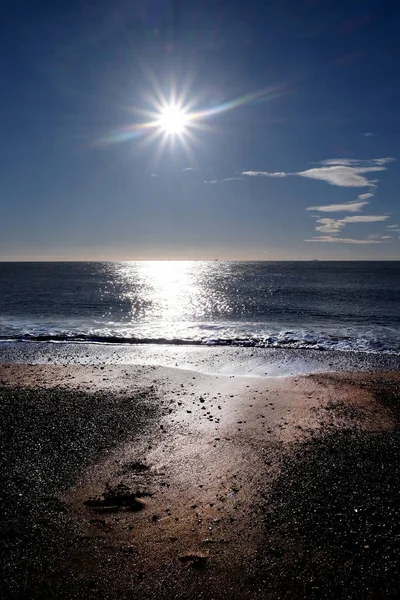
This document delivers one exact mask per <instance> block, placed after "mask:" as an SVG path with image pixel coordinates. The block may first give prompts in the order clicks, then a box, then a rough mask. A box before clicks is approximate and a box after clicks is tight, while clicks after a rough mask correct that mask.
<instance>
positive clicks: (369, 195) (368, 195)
mask: <svg viewBox="0 0 400 600" xmlns="http://www.w3.org/2000/svg"><path fill="white" fill-rule="evenodd" d="M373 197H374V194H373V193H372V192H367V193H366V194H359V195H358V199H359V200H368V199H369V198H373Z"/></svg>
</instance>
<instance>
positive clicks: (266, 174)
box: [241, 171, 297, 177]
mask: <svg viewBox="0 0 400 600" xmlns="http://www.w3.org/2000/svg"><path fill="white" fill-rule="evenodd" d="M241 174H242V175H247V176H248V177H290V175H297V173H283V172H282V173H269V172H268V171H242V173H241Z"/></svg>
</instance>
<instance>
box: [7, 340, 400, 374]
mask: <svg viewBox="0 0 400 600" xmlns="http://www.w3.org/2000/svg"><path fill="white" fill-rule="evenodd" d="M4 363H9V364H32V365H34V364H38V365H39V364H42V365H70V366H72V365H97V366H99V365H100V366H106V365H142V366H161V367H172V368H176V367H178V368H179V369H182V370H195V371H198V372H200V373H203V374H207V375H234V376H245V377H263V378H264V377H278V376H283V377H286V376H302V375H310V374H313V373H327V372H338V371H339V372H347V371H351V372H356V371H367V372H372V371H397V370H398V369H399V355H398V354H396V353H392V354H388V353H379V352H376V353H372V352H362V351H360V352H356V351H350V350H349V351H338V350H312V349H304V348H303V349H293V348H255V347H252V348H247V347H241V346H206V345H200V346H180V345H177V346H174V345H169V344H168V345H166V346H163V345H151V344H149V345H146V344H144V345H137V346H134V345H132V346H127V345H118V344H94V343H79V344H77V343H62V344H57V343H52V342H40V343H36V342H27V343H25V342H16V343H13V342H7V343H0V364H4Z"/></svg>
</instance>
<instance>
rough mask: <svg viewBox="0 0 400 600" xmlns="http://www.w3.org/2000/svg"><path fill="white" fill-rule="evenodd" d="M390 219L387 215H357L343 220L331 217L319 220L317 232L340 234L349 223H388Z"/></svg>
mask: <svg viewBox="0 0 400 600" xmlns="http://www.w3.org/2000/svg"><path fill="white" fill-rule="evenodd" d="M388 218H389V217H388V216H386V215H357V216H354V217H353V216H352V217H344V218H343V219H331V218H329V217H326V218H323V219H317V223H318V225H317V227H316V228H315V230H316V231H320V232H321V233H339V232H340V231H341V230H342V229H343V227H345V226H346V225H347V224H348V223H378V222H382V221H386V220H387V219H388Z"/></svg>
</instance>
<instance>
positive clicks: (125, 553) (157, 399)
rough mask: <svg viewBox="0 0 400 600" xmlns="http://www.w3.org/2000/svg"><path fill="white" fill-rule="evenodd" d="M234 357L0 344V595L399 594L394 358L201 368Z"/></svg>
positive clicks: (399, 380)
mask: <svg viewBox="0 0 400 600" xmlns="http://www.w3.org/2000/svg"><path fill="white" fill-rule="evenodd" d="M47 348H48V347H47ZM91 348H92V350H91ZM229 351H230V350H229V349H213V348H206V349H202V350H201V352H202V353H203V354H202V353H198V354H197V355H196V359H195V357H194V356H193V355H192V358H191V361H192V364H191V365H187V364H185V366H186V368H181V364H179V363H180V359H179V356H180V357H183V356H184V349H183V350H182V351H181V354H180V355H179V356H178V354H176V356H175V358H176V366H175V365H174V366H172V364H170V363H171V361H172V357H171V356H170V359H171V360H169V359H168V360H169V362H168V361H166V360H165V356H166V355H168V352H171V351H169V350H167V349H166V350H165V351H164V350H163V349H161V350H160V351H159V354H160V356H161V355H162V354H163V355H164V361H163V360H161V359H160V360H159V361H158V362H159V363H163V364H157V361H156V360H155V359H154V357H153V359H152V360H148V361H147V362H146V361H144V360H143V356H141V359H140V360H137V359H136V360H135V359H134V358H131V361H130V364H128V361H127V360H126V361H122V360H120V361H117V360H111V359H110V357H108V360H104V353H103V355H102V356H103V360H102V359H101V357H99V356H98V355H97V354H96V352H97V350H96V348H95V347H94V346H92V347H91V346H90V345H86V346H82V348H81V350H80V355H81V359H77V358H76V357H77V354H79V353H76V352H75V349H74V350H73V351H71V349H70V356H69V358H70V360H67V354H68V350H67V349H63V350H62V351H60V350H59V349H57V350H54V347H53V349H51V348H50V350H46V352H48V354H46V359H44V358H43V353H42V355H40V360H36V361H35V360H31V361H30V363H29V364H28V361H27V360H25V362H24V364H23V363H22V361H21V360H20V361H19V362H18V360H17V355H16V353H15V352H16V351H14V354H13V352H12V351H7V352H5V353H4V355H3V359H2V364H1V365H0V386H1V387H0V397H1V439H2V442H1V443H2V457H3V458H2V461H3V464H2V488H1V496H2V506H3V507H4V508H5V511H4V512H5V519H4V521H3V523H2V533H3V535H2V536H1V537H2V552H3V556H4V558H3V560H2V570H3V574H2V579H3V585H2V597H4V598H110V599H114V598H182V599H186V598H187V599H189V598H199V599H204V600H211V599H212V598H215V599H219V598H221V599H223V598H249V599H250V598H251V599H253V598H254V599H261V598H338V597H341V598H387V597H396V596H397V594H398V593H399V591H400V582H399V577H398V566H399V565H398V557H399V546H400V527H399V514H398V508H397V500H398V481H399V475H400V473H399V471H400V465H399V461H398V452H399V449H400V435H399V427H398V425H399V420H398V416H399V409H398V399H399V395H400V373H399V372H398V371H396V370H395V368H394V365H395V364H396V360H394V359H393V360H392V362H390V360H389V359H388V360H387V361H386V364H389V365H390V368H388V369H384V368H381V369H378V368H377V366H378V363H377V364H375V365H374V359H373V358H371V364H370V365H369V367H370V368H369V369H368V368H367V367H368V365H364V367H363V369H361V370H357V368H355V366H356V364H357V360H356V359H355V358H354V357H353V361H352V360H351V358H350V357H349V360H348V364H352V365H353V369H352V370H348V371H346V370H345V369H344V368H343V364H344V363H345V361H344V360H343V357H339V358H338V360H337V364H338V365H340V368H339V369H336V370H335V364H334V362H332V364H331V367H329V369H328V368H327V369H325V370H324V369H323V368H322V367H321V368H319V369H316V370H315V372H311V373H308V374H307V372H303V374H299V373H298V372H296V373H294V374H292V375H290V372H288V366H287V365H288V363H289V364H290V365H291V367H292V370H293V369H294V367H293V365H294V364H298V363H296V361H293V355H288V356H289V359H288V360H286V362H285V361H284V360H281V361H280V362H281V366H282V369H284V370H285V376H284V377H282V376H277V375H276V374H275V372H274V375H273V376H266V375H265V374H264V376H261V375H260V374H257V375H254V374H253V373H250V372H248V374H247V376H246V374H245V372H244V373H241V374H240V375H235V374H234V373H235V372H236V369H235V365H233V364H232V365H231V369H230V371H229V369H227V368H221V365H220V368H219V369H217V368H215V369H214V372H211V371H212V369H210V365H212V364H214V365H215V364H216V359H215V356H217V355H218V356H219V357H220V358H221V356H220V355H221V353H224V352H225V354H228V359H231V357H230V356H229ZM237 351H240V352H246V351H249V352H250V349H237V350H235V352H237ZM30 352H31V355H32V356H34V353H33V351H30ZM59 352H61V354H62V360H61V359H60V355H59V354H57V353H59ZM113 352H118V353H120V355H121V356H122V353H123V352H125V350H121V349H119V348H117V350H113ZM126 352H127V351H126ZM199 352H200V351H199ZM204 352H208V353H209V355H208V356H209V358H208V359H205V358H204ZM213 352H214V358H212V353H213ZM337 354H340V353H337ZM49 356H50V357H51V356H52V357H53V359H52V360H49ZM57 357H58V358H57ZM82 357H85V360H83V358H82ZM7 358H8V360H7ZM329 360H331V359H330V358H328V359H326V361H329ZM380 360H381V364H382V365H384V364H385V361H384V360H383V359H382V358H381V359H380ZM202 361H203V362H202ZM204 361H205V362H206V363H207V364H205V366H204V365H203V363H204ZM207 361H208V362H207ZM267 362H268V361H266V364H267ZM367 362H368V361H367ZM84 363H85V364H84ZM167 363H168V364H167ZM195 363H196V364H197V368H194V366H195ZM225 364H229V360H228V361H227V363H225ZM326 364H328V362H326ZM201 365H203V367H204V368H201ZM285 365H286V367H285ZM278 366H279V365H278V364H277V363H276V362H275V367H276V369H277V368H278ZM371 366H375V368H374V369H372V368H371ZM265 370H266V371H267V373H268V370H269V369H268V368H267V367H266V368H265ZM271 370H272V369H271ZM297 370H300V369H297ZM221 371H223V372H222V373H221ZM303 371H304V369H303ZM328 371H330V372H328Z"/></svg>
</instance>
